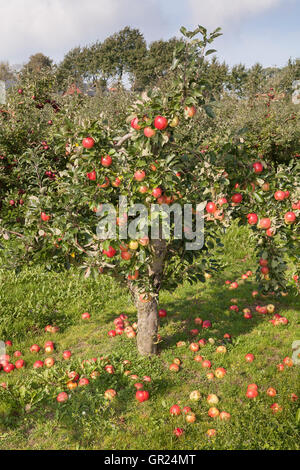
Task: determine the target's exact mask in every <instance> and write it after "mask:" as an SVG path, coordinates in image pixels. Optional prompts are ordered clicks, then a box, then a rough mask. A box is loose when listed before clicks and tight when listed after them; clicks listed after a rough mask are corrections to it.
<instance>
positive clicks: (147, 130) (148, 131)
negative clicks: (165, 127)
mask: <svg viewBox="0 0 300 470" xmlns="http://www.w3.org/2000/svg"><path fill="white" fill-rule="evenodd" d="M144 134H145V136H146V137H153V136H154V135H155V134H156V131H155V130H154V129H151V127H145V129H144Z"/></svg>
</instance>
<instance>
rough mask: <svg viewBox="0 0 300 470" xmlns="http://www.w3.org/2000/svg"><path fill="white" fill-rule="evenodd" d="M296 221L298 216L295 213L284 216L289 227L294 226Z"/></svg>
mask: <svg viewBox="0 0 300 470" xmlns="http://www.w3.org/2000/svg"><path fill="white" fill-rule="evenodd" d="M295 220H296V214H295V212H287V213H286V214H285V215H284V221H285V223H286V224H287V225H292V224H293V223H294V222H295Z"/></svg>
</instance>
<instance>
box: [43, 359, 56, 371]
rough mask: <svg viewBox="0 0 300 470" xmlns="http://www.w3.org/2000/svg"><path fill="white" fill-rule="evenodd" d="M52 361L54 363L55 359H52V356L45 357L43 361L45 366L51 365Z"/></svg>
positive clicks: (52, 364)
mask: <svg viewBox="0 0 300 470" xmlns="http://www.w3.org/2000/svg"><path fill="white" fill-rule="evenodd" d="M54 363H55V361H54V359H53V357H47V358H46V359H45V361H44V364H45V366H46V367H49V368H50V367H53V366H54Z"/></svg>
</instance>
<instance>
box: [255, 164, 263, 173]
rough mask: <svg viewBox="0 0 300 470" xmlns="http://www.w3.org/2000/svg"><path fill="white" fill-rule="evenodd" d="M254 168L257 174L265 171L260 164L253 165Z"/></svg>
mask: <svg viewBox="0 0 300 470" xmlns="http://www.w3.org/2000/svg"><path fill="white" fill-rule="evenodd" d="M252 167H253V170H254V172H255V173H261V172H262V171H263V169H264V167H263V166H262V164H261V163H260V162H255V163H253V165H252Z"/></svg>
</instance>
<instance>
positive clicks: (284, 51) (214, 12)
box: [0, 0, 300, 67]
mask: <svg viewBox="0 0 300 470" xmlns="http://www.w3.org/2000/svg"><path fill="white" fill-rule="evenodd" d="M299 18H300V0H9V1H7V0H0V61H8V62H9V63H10V64H23V63H26V62H27V61H28V58H29V57H30V55H32V54H35V53H37V52H42V53H44V54H45V55H47V56H49V57H51V58H52V59H53V60H54V62H59V61H61V60H62V59H63V56H64V54H65V53H66V52H68V51H69V50H70V49H72V48H73V47H76V46H84V45H87V44H91V43H93V42H95V41H97V40H99V41H103V40H104V39H105V38H106V37H108V36H110V35H111V34H113V33H115V32H117V31H119V30H120V29H122V28H124V27H125V26H130V27H134V28H138V29H139V30H140V31H141V32H142V33H143V34H144V36H145V39H146V41H147V42H148V43H150V42H151V41H155V40H158V39H169V38H170V37H174V36H178V37H180V33H179V29H180V27H181V26H186V27H187V28H188V29H194V28H196V27H197V25H198V24H201V25H203V26H205V27H206V28H207V29H208V30H209V31H210V30H212V29H214V28H216V27H218V26H220V27H221V28H222V31H223V36H221V37H220V38H218V39H217V40H216V41H215V43H214V48H215V49H217V50H218V52H217V57H218V58H219V60H221V61H223V60H225V61H226V62H227V63H228V64H229V65H234V64H238V63H243V64H245V65H247V66H248V67H249V66H251V65H253V64H254V63H256V62H260V63H261V64H262V65H264V66H266V67H267V66H275V65H276V66H283V65H285V64H286V63H287V61H288V59H289V58H292V59H295V58H299V57H300V28H299Z"/></svg>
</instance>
